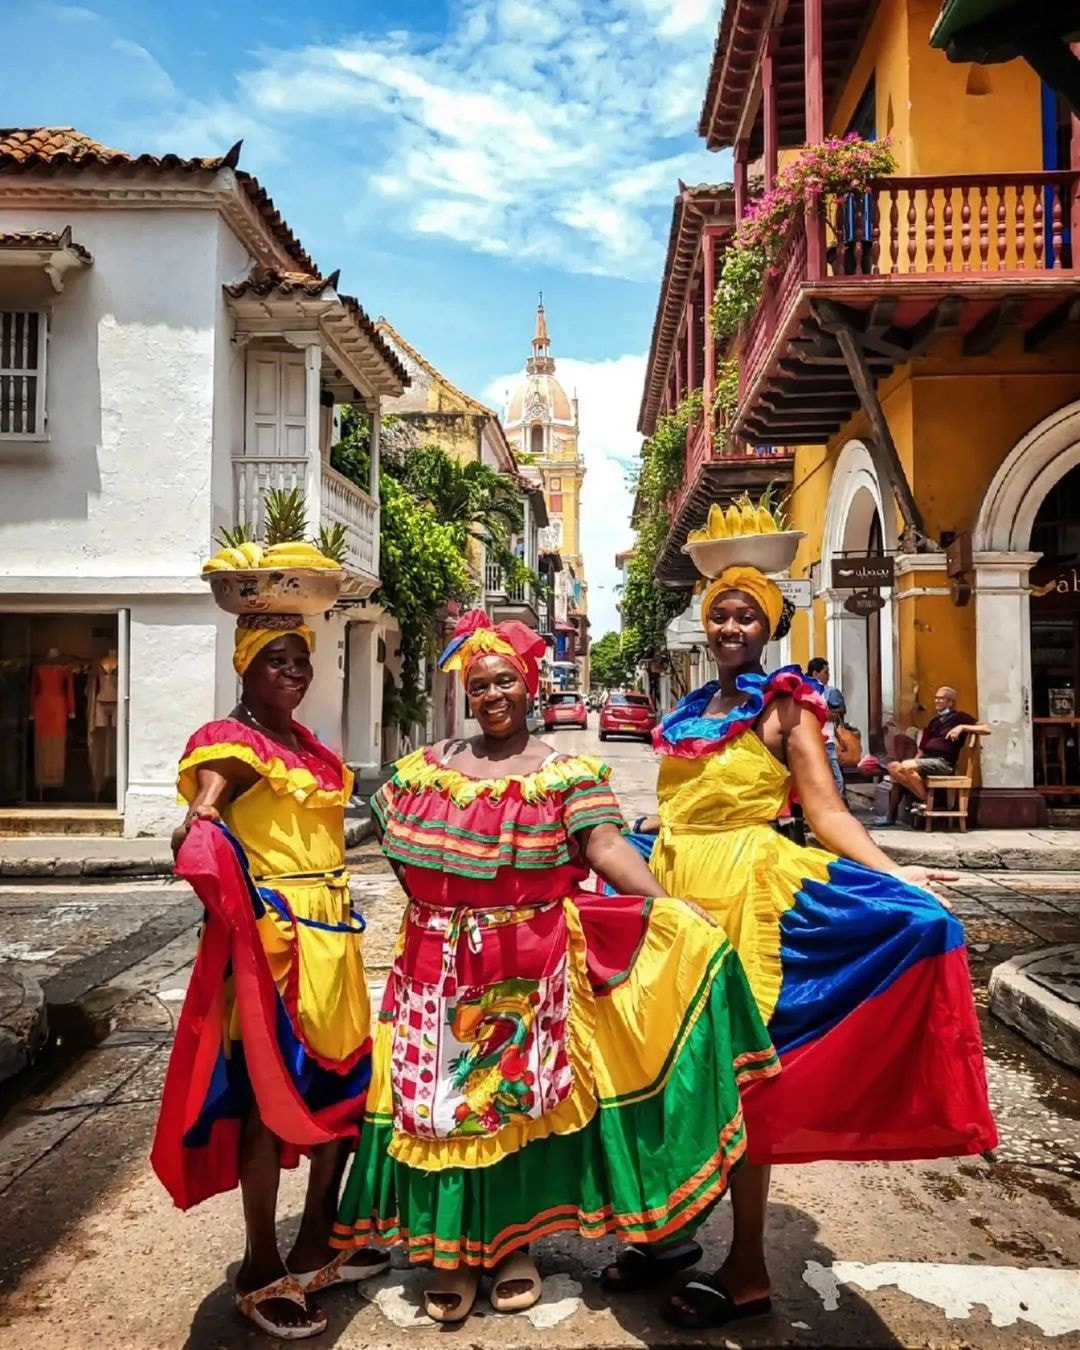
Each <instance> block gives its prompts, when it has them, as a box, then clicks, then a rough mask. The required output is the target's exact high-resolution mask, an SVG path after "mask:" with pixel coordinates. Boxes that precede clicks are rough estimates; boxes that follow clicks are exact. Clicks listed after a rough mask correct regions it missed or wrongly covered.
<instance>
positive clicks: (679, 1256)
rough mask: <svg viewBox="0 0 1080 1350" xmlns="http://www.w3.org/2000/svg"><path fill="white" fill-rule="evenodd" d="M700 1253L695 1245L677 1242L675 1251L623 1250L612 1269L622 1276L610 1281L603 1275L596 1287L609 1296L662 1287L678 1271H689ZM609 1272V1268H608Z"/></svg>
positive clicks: (699, 1248)
mask: <svg viewBox="0 0 1080 1350" xmlns="http://www.w3.org/2000/svg"><path fill="white" fill-rule="evenodd" d="M703 1255H704V1252H703V1251H702V1247H701V1244H700V1243H699V1242H680V1243H679V1245H678V1246H677V1247H660V1248H657V1249H655V1250H654V1249H653V1248H652V1247H624V1248H623V1250H622V1251H621V1252H620V1253H619V1255H618V1257H617V1258H616V1259H615V1269H616V1270H618V1271H619V1273H620V1274H621V1275H622V1276H623V1278H622V1279H619V1280H613V1279H611V1277H610V1276H609V1275H608V1273H607V1271H606V1270H605V1271H602V1272H601V1275H600V1287H601V1288H602V1289H606V1290H607V1292H608V1293H609V1294H635V1293H637V1292H638V1290H640V1289H651V1288H652V1287H653V1286H654V1285H657V1284H663V1282H664V1281H665V1280H669V1279H670V1278H671V1277H672V1275H677V1274H678V1273H679V1271H680V1270H689V1269H690V1267H691V1266H696V1265H697V1263H698V1262H699V1261H700V1260H701V1258H702V1256H703ZM608 1269H610V1267H609V1268H608Z"/></svg>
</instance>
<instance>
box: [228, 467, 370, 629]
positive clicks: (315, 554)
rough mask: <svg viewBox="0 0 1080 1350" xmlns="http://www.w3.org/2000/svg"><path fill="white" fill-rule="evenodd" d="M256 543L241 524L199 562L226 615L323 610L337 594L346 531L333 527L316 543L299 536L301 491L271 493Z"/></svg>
mask: <svg viewBox="0 0 1080 1350" xmlns="http://www.w3.org/2000/svg"><path fill="white" fill-rule="evenodd" d="M265 516H266V523H265V536H264V539H263V541H262V542H261V543H260V542H259V541H258V540H255V539H253V538H252V537H251V535H250V532H249V531H248V529H247V528H246V527H245V526H237V527H235V528H234V529H232V530H224V531H222V533H221V535H220V536H219V538H218V542H219V543H220V544H221V545H222V548H221V549H220V551H219V552H217V553H215V554H214V556H213V557H212V558H210V559H209V560H208V561H207V562H206V563H204V564H203V569H202V574H203V577H204V578H205V579H206V580H207V581H208V582H209V583H210V590H211V591H212V593H213V596H214V603H215V604H216V605H217V606H218V608H219V609H223V610H225V612H226V613H227V614H236V615H242V614H302V615H305V616H310V615H313V614H325V613H326V611H327V610H328V609H332V608H333V606H334V603H335V602H336V600H337V599H338V596H339V595H340V594H341V584H342V581H343V580H344V577H345V573H344V570H343V568H342V559H343V557H344V553H345V543H346V541H345V530H344V527H343V526H341V525H333V526H330V527H329V528H328V529H323V530H321V531H320V532H319V540H318V542H317V543H316V542H314V541H308V540H305V539H304V538H303V535H304V533H305V531H306V513H305V511H304V499H303V494H302V493H300V492H299V491H298V490H294V491H292V492H271V493H268V494H267V498H266V505H265Z"/></svg>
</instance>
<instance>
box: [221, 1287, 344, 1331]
mask: <svg viewBox="0 0 1080 1350" xmlns="http://www.w3.org/2000/svg"><path fill="white" fill-rule="evenodd" d="M276 1298H280V1299H285V1300H286V1302H288V1303H295V1304H296V1305H297V1307H300V1308H303V1309H304V1311H305V1312H314V1313H315V1314H316V1315H317V1319H318V1320H317V1321H315V1322H312V1323H311V1324H310V1326H298V1327H292V1326H283V1325H282V1324H281V1323H280V1322H272V1321H271V1320H270V1318H269V1317H267V1316H265V1314H263V1313H261V1312H260V1311H259V1307H260V1306H261V1305H262V1304H263V1303H270V1302H272V1301H273V1300H274V1299H276ZM235 1299H236V1308H237V1311H238V1312H239V1313H240V1315H241V1317H246V1318H247V1319H248V1321H250V1322H254V1323H255V1325H256V1326H257V1327H258V1328H259V1330H260V1331H265V1332H266V1334H267V1335H268V1336H273V1337H274V1338H275V1339H277V1340H279V1341H306V1340H310V1339H311V1337H312V1336H321V1335H322V1333H323V1332H324V1331H325V1330H326V1314H325V1313H324V1312H322V1311H320V1310H319V1309H316V1308H311V1307H309V1306H308V1301H307V1298H306V1297H305V1295H304V1291H303V1289H301V1287H300V1285H299V1283H298V1282H297V1279H296V1277H295V1276H294V1275H282V1277H281V1279H280V1280H275V1281H274V1282H273V1284H265V1285H263V1287H262V1288H261V1289H254V1290H252V1292H251V1293H250V1294H240V1293H238V1294H236V1295H235Z"/></svg>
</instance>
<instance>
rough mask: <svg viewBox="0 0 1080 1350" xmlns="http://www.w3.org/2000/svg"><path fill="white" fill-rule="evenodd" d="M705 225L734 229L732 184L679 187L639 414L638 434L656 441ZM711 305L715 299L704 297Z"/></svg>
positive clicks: (695, 279)
mask: <svg viewBox="0 0 1080 1350" xmlns="http://www.w3.org/2000/svg"><path fill="white" fill-rule="evenodd" d="M706 225H719V226H726V227H727V228H728V229H733V228H734V225H735V195H734V192H733V191H732V188H731V185H730V184H728V183H720V184H708V183H700V184H698V186H697V187H687V186H686V184H685V183H680V184H679V195H678V196H677V197H676V198H675V204H674V209H673V211H672V214H671V233H670V234H669V235H668V247H667V258H666V259H665V261H664V276H663V280H662V281H661V283H660V299H659V301H658V303H657V306H656V319H655V321H654V322H653V332H652V343H651V345H650V347H649V360H648V363H647V364H646V366H645V388H644V391H643V392H642V396H641V410H640V412H639V414H638V430H639V431H640V432H641V433H642V435H644V436H651V435H652V434H653V432H654V431H655V430H656V422H657V419H658V418H659V416H660V406H661V403H662V402H663V398H664V388H665V386H666V385H667V381H668V376H669V374H670V372H671V363H672V361H673V360H674V353H675V344H676V343H677V341H678V339H679V329H680V327H681V326H682V321H683V314H684V313H685V310H686V301H687V297H688V295H689V292H690V288H691V287H692V286H696V285H698V279H699V274H700V270H701V259H702V248H701V237H702V233H703V231H704V229H705V227H706ZM703 299H704V300H705V303H706V305H711V304H712V297H711V296H705V297H703Z"/></svg>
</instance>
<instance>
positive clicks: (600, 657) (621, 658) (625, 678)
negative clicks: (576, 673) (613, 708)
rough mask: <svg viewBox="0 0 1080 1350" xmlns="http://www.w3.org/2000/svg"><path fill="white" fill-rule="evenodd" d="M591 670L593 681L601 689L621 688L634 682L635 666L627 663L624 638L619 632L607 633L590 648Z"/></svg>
mask: <svg viewBox="0 0 1080 1350" xmlns="http://www.w3.org/2000/svg"><path fill="white" fill-rule="evenodd" d="M589 670H590V674H591V677H592V683H593V686H594V687H595V688H599V689H621V688H622V687H623V686H625V685H628V684H630V683H631V682H632V680H633V677H634V668H633V666H632V665H629V666H628V664H627V660H626V653H625V652H624V651H623V643H622V638H621V637H620V636H619V634H618V633H605V634H604V636H603V637H602V638H598V639H597V640H596V641H595V642H594V643H592V645H591V646H590V648H589Z"/></svg>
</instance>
